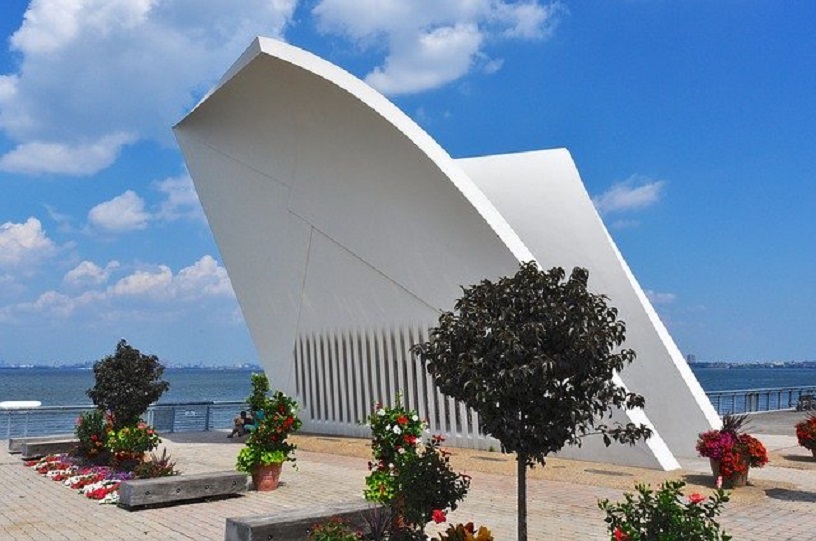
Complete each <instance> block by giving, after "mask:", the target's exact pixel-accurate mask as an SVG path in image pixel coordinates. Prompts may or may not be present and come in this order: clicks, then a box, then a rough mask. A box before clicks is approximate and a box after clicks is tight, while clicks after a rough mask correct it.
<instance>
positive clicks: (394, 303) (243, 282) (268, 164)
mask: <svg viewBox="0 0 816 541" xmlns="http://www.w3.org/2000/svg"><path fill="white" fill-rule="evenodd" d="M175 134H176V137H177V139H178V141H179V144H180V146H181V148H182V150H183V152H184V155H185V158H186V161H187V164H188V166H189V170H190V173H191V174H192V177H193V180H194V182H195V185H196V189H197V191H198V194H199V196H200V199H201V201H202V204H203V206H204V210H205V211H206V214H207V217H208V219H209V222H210V225H211V227H212V229H213V233H214V235H215V238H216V241H217V242H218V245H219V248H220V250H221V253H222V255H223V257H224V262H225V265H226V267H227V270H228V272H229V275H230V279H231V280H232V284H233V286H234V288H235V291H236V294H237V296H238V300H239V302H240V305H241V309H242V310H243V313H244V317H245V319H246V321H247V324H248V325H249V329H250V332H251V333H252V337H253V340H254V342H255V345H256V347H257V350H258V355H259V359H260V360H261V362H262V364H263V365H264V368H265V370H266V372H267V373H268V375H269V377H270V380H271V383H272V385H273V386H274V387H276V388H281V389H283V390H284V391H286V392H288V393H290V394H293V395H296V396H297V398H298V400H299V401H300V403H301V404H302V405H303V407H304V417H305V426H306V428H308V429H309V430H312V431H318V432H322V433H327V434H347V435H363V434H365V433H366V432H365V430H366V429H365V428H364V427H362V426H360V424H359V421H360V420H362V419H363V418H364V417H365V416H366V415H367V414H368V413H369V412H370V410H371V407H372V404H373V403H374V402H375V401H383V402H392V401H393V400H394V399H395V397H396V394H397V393H398V392H400V393H401V394H402V396H403V399H404V400H405V401H407V403H408V405H409V406H410V407H412V408H417V409H418V410H419V411H420V413H421V415H423V416H426V417H427V418H428V419H429V422H430V425H431V430H432V431H434V432H443V433H446V434H447V435H448V437H449V441H451V442H452V444H454V445H465V446H473V447H482V448H487V447H488V446H490V445H494V446H495V445H496V443H495V442H493V441H490V440H489V439H488V438H485V437H484V436H482V435H480V434H479V432H478V422H477V418H476V416H475V414H473V412H470V411H468V410H466V408H465V407H464V406H462V405H460V404H457V403H455V402H454V401H452V400H450V399H447V398H445V397H442V396H441V395H439V394H438V392H437V391H436V389H435V388H434V386H433V384H432V382H431V381H430V380H429V378H428V377H427V376H426V375H425V373H424V371H423V369H422V367H421V366H419V365H418V363H417V362H416V361H415V360H414V359H412V358H411V356H410V355H409V353H408V348H409V347H410V346H411V344H413V343H416V342H418V341H420V340H424V339H425V338H426V337H427V330H428V329H429V327H431V326H433V325H434V324H435V323H436V320H437V318H438V316H439V314H440V311H441V310H449V309H452V308H453V303H454V301H455V299H456V298H457V297H459V296H460V294H461V289H460V286H462V285H470V284H475V283H478V282H479V281H480V280H482V279H483V278H498V277H499V276H503V275H510V274H513V273H515V271H516V270H517V269H518V264H519V262H522V261H529V260H535V261H537V262H538V263H539V264H540V265H541V266H542V267H544V268H549V267H552V266H561V267H565V268H567V269H568V270H569V269H571V268H572V267H573V266H583V267H587V268H588V269H589V270H590V287H591V288H594V289H595V290H596V291H599V292H603V293H605V294H607V295H608V296H609V298H610V300H611V303H612V305H614V306H615V307H617V308H618V309H619V310H620V317H621V319H623V320H624V321H625V322H626V323H627V338H628V339H627V347H631V348H632V349H634V350H635V351H636V352H637V354H638V360H637V361H636V362H635V363H634V364H633V365H632V366H631V367H630V368H628V369H627V370H625V371H624V372H623V373H622V374H621V375H620V378H621V380H622V382H623V383H625V384H626V386H627V387H629V388H630V389H632V390H633V391H636V392H639V393H641V394H643V395H644V396H645V397H646V400H647V410H646V412H645V413H644V412H642V411H633V412H629V413H628V414H626V415H620V416H619V417H617V418H616V420H618V421H621V422H624V423H626V422H630V421H631V422H636V423H640V422H647V423H651V424H652V425H653V427H654V429H655V436H654V437H653V438H651V439H650V440H649V441H648V442H647V443H645V444H640V445H637V446H635V447H626V446H615V445H613V446H612V447H610V448H609V449H605V448H603V445H602V442H601V441H600V439H590V440H589V441H587V442H586V443H585V445H584V446H583V447H582V448H581V449H571V450H569V451H566V452H565V453H564V455H565V456H573V457H578V458H587V459H592V460H606V461H610V462H619V463H626V464H637V465H645V466H650V467H659V468H664V469H673V468H677V467H678V466H679V465H678V462H677V460H676V457H685V456H694V455H695V450H694V444H695V441H696V437H697V434H698V433H699V432H701V431H703V430H706V429H709V428H711V427H713V426H716V425H718V423H719V417H718V416H717V414H716V412H715V411H714V409H713V408H712V407H711V404H710V403H709V401H708V399H707V398H706V396H705V394H704V392H703V390H702V388H701V387H700V385H699V384H698V382H697V380H696V378H695V377H694V375H693V373H692V372H691V370H690V369H689V367H688V365H687V363H686V361H685V359H684V358H683V356H682V354H681V353H680V352H679V351H678V349H677V347H676V346H675V345H674V343H673V342H672V340H671V337H670V336H669V334H668V332H667V331H666V329H665V327H664V326H663V324H662V323H661V322H660V319H659V318H658V317H657V315H656V313H655V312H654V310H653V308H652V306H651V304H650V303H649V301H648V300H647V298H646V296H645V294H644V293H643V290H642V289H641V287H640V286H639V285H638V283H637V281H636V280H635V278H634V276H633V275H632V273H631V271H630V270H629V268H628V266H627V265H626V262H625V261H624V260H623V258H622V257H621V255H620V253H619V252H618V250H617V248H616V246H615V245H614V243H613V241H612V239H611V237H610V236H609V234H608V233H607V231H606V229H605V227H604V225H603V222H602V221H601V219H600V217H599V216H598V214H597V212H596V211H595V208H594V207H593V205H592V202H591V200H590V198H589V196H588V194H587V192H586V190H585V188H584V186H583V184H582V182H581V179H580V177H579V175H578V171H577V169H576V167H575V164H574V163H573V161H572V158H571V156H570V154H569V152H568V151H567V150H565V149H556V150H542V151H534V152H524V153H519V154H505V155H497V156H485V157H479V158H468V159H459V160H454V159H452V158H451V157H450V156H449V155H448V154H447V153H446V152H445V151H444V150H443V149H442V148H441V147H440V146H439V145H438V144H437V143H436V142H435V141H434V140H433V139H432V138H431V137H430V136H429V135H428V134H427V133H425V132H424V131H423V130H422V129H421V128H420V127H419V126H417V125H416V124H415V123H414V122H413V121H412V120H411V119H409V118H408V117H407V116H406V115H405V114H404V113H402V111H400V110H399V109H398V108H397V107H396V106H394V105H393V104H392V103H391V102H389V101H388V100H387V99H386V98H384V97H383V96H382V95H380V94H379V93H377V92H376V91H375V90H373V89H372V88H370V87H369V86H367V85H366V84H365V83H364V82H362V81H360V80H359V79H357V78H355V77H354V76H352V75H350V74H349V73H347V72H345V71H343V70H342V69H340V68H339V67H337V66H335V65H332V64H330V63H328V62H326V61H324V60H322V59H320V58H318V57H316V56H314V55H312V54H310V53H307V52H306V51H303V50H300V49H297V48H295V47H292V46H290V45H287V44H285V43H281V42H278V41H274V40H270V39H265V38H259V39H257V40H256V41H255V42H254V43H253V44H252V45H251V46H250V47H249V49H247V51H246V52H245V53H244V54H243V55H242V56H241V57H240V58H239V59H238V60H237V62H236V63H235V65H233V67H232V68H230V70H229V71H228V72H227V74H226V75H225V76H224V77H223V79H222V80H221V82H220V83H219V84H218V85H217V86H216V88H215V89H213V91H212V92H211V93H210V94H209V95H208V96H207V97H206V98H205V99H204V100H203V101H202V102H201V103H200V104H199V105H198V106H197V107H196V108H195V109H194V110H193V111H192V112H191V113H190V114H189V115H187V117H186V118H184V119H183V120H182V121H181V122H180V123H179V124H178V125H177V126H176V127H175ZM602 449H603V450H602Z"/></svg>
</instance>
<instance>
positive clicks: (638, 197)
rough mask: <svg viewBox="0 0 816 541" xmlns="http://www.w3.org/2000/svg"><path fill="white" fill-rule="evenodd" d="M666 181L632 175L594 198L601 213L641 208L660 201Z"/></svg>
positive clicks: (593, 200)
mask: <svg viewBox="0 0 816 541" xmlns="http://www.w3.org/2000/svg"><path fill="white" fill-rule="evenodd" d="M665 185H666V183H665V182H664V181H662V180H651V179H648V178H646V177H642V176H640V175H632V176H631V177H629V178H628V179H626V180H625V181H623V182H618V183H616V184H613V185H612V187H611V188H609V189H608V190H607V191H605V192H604V193H602V194H601V195H599V196H597V197H593V198H592V202H593V203H594V204H595V208H596V209H598V212H599V213H601V214H612V213H615V212H626V211H631V210H640V209H643V208H646V207H650V206H652V205H654V204H655V203H657V202H658V201H660V198H661V196H662V195H663V188H664V186H665Z"/></svg>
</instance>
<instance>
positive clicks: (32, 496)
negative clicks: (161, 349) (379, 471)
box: [0, 425, 816, 541]
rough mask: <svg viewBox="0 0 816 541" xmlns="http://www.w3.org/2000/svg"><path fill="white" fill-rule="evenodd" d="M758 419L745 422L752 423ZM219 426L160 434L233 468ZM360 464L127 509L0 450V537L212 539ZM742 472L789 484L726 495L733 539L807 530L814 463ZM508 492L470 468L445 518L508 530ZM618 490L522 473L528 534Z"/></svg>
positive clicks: (694, 465) (180, 456) (345, 460)
mask: <svg viewBox="0 0 816 541" xmlns="http://www.w3.org/2000/svg"><path fill="white" fill-rule="evenodd" d="M759 429H761V427H760V428H759ZM759 429H758V427H757V426H756V425H755V426H754V432H755V433H757V432H758V430H759ZM224 436H225V434H224V433H223V432H205V433H194V434H172V435H169V436H166V437H165V438H164V443H165V445H166V446H167V448H168V451H169V452H170V453H171V455H172V456H173V458H174V459H176V460H177V461H178V464H177V466H178V468H179V469H180V470H182V472H185V473H197V472H204V471H214V470H225V469H232V468H233V464H234V460H235V456H236V454H237V451H238V449H239V448H240V445H238V444H237V443H234V442H232V441H230V440H227V439H226V438H225V437H224ZM759 437H760V439H762V440H763V442H764V443H765V444H766V446H768V448H769V450H772V451H775V452H783V453H784V454H801V455H803V456H806V455H807V454H808V453H807V451H805V450H804V449H801V448H799V447H797V445H796V440H795V438H793V437H792V436H789V435H788V436H785V435H780V434H776V435H770V436H763V435H761V434H759ZM681 462H682V463H683V466H684V469H685V470H686V471H688V472H690V473H693V472H708V474H710V471H709V470H708V463H707V461H703V460H700V459H687V460H683V461H681ZM366 473H367V471H366V460H365V459H361V458H355V457H347V456H338V455H330V454H322V453H309V452H305V451H299V452H298V470H297V471H295V470H294V469H293V468H291V467H289V466H285V467H284V471H283V475H282V478H281V479H282V485H281V487H280V488H279V489H278V490H276V491H274V492H268V493H258V492H250V493H248V494H246V495H245V496H240V497H236V498H230V499H224V500H217V501H211V502H203V503H193V504H186V505H179V506H173V507H165V508H159V509H146V510H142V511H134V512H128V511H124V510H121V509H118V508H116V507H114V506H103V505H99V504H97V503H95V502H93V501H91V500H88V499H86V498H83V497H81V496H79V495H78V494H76V493H74V492H73V491H71V490H70V489H68V488H66V487H64V486H61V485H60V484H59V483H56V482H53V481H50V480H48V479H45V478H43V477H40V476H38V475H36V474H35V473H34V472H33V471H31V470H30V469H29V468H25V467H23V465H22V463H21V460H20V459H19V455H9V454H7V453H5V452H4V451H2V452H0V540H3V541H5V540H8V541H17V540H20V541H41V540H45V541H51V540H73V539H97V540H101V541H117V540H128V541H130V540H133V539H145V540H154V539H155V540H171V541H176V540H178V541H180V540H219V541H220V540H222V539H223V538H224V527H225V521H226V518H227V517H235V516H246V515H256V514H265V513H269V512H272V511H275V510H281V509H292V508H298V507H304V506H309V505H311V504H322V503H337V502H345V501H352V500H356V499H359V498H360V495H361V493H362V487H363V479H364V477H365V475H366ZM751 477H752V478H753V479H758V480H777V481H783V482H785V483H789V486H791V487H793V488H779V489H772V490H767V491H766V494H765V497H762V498H760V499H758V500H756V499H755V500H751V501H732V502H730V503H729V504H727V506H726V511H725V513H724V514H723V516H722V520H721V522H722V524H723V526H724V527H725V528H726V530H727V531H728V532H729V533H730V534H732V535H733V536H734V539H736V540H758V541H759V540H763V541H764V540H768V539H774V540H790V541H805V540H807V541H810V540H812V539H814V538H816V534H814V532H816V506H814V503H816V470H814V469H811V470H801V469H789V468H780V467H773V466H768V467H767V468H764V469H761V470H752V471H751ZM515 494H516V484H515V479H514V478H513V477H507V476H502V475H495V474H486V473H475V475H474V478H473V484H472V486H471V490H470V493H469V494H468V497H467V499H466V500H465V501H464V503H463V504H462V505H461V507H460V508H459V509H458V510H457V511H456V512H454V513H452V514H451V515H450V517H449V518H450V520H451V521H455V522H460V521H461V522H468V521H473V522H474V523H476V524H477V525H478V524H484V525H487V526H488V527H489V528H490V529H491V530H492V531H493V533H494V536H495V538H496V539H497V540H499V541H506V540H514V539H516V536H515V531H516V523H515V512H516V511H515V509H516V507H515ZM621 495H622V491H620V490H617V489H612V488H607V487H599V486H590V485H579V484H572V483H568V482H563V481H550V480H541V479H528V509H529V517H530V518H529V532H530V539H534V540H540V541H546V540H551V539H552V540H556V539H557V540H561V539H568V540H571V539H577V540H606V539H608V536H607V534H606V529H605V527H604V526H605V525H604V522H603V517H604V515H603V513H602V512H601V511H600V510H599V509H598V507H597V501H598V499H601V498H610V499H612V500H616V499H619V498H620V497H621ZM437 530H438V528H437ZM437 530H433V528H430V529H429V531H437Z"/></svg>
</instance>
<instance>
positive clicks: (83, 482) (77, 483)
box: [26, 454, 133, 503]
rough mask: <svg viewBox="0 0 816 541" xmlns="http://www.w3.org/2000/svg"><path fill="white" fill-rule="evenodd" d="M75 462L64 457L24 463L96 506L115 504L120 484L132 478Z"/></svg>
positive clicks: (45, 458)
mask: <svg viewBox="0 0 816 541" xmlns="http://www.w3.org/2000/svg"><path fill="white" fill-rule="evenodd" d="M75 461H76V459H75V458H72V457H70V456H68V455H64V454H61V455H49V456H47V457H44V458H42V459H40V460H39V461H36V460H32V461H29V462H26V466H29V467H33V468H34V469H35V470H36V471H37V472H38V473H40V474H41V475H43V476H45V477H47V478H49V479H51V480H52V481H60V482H62V484H64V485H65V486H68V487H70V488H72V489H75V490H78V491H79V493H80V494H84V495H85V497H87V498H90V499H92V500H97V501H99V503H117V502H118V501H119V485H120V483H121V482H122V481H124V480H127V479H132V478H133V474H132V473H131V472H120V471H116V470H114V469H112V468H110V467H108V466H90V467H88V466H80V465H78V464H77V463H76V462H75Z"/></svg>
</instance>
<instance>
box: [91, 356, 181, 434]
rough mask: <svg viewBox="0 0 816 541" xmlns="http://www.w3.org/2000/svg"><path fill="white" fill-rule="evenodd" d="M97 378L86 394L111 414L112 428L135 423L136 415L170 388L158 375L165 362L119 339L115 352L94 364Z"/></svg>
mask: <svg viewBox="0 0 816 541" xmlns="http://www.w3.org/2000/svg"><path fill="white" fill-rule="evenodd" d="M93 371H94V377H95V379H96V381H95V383H94V386H93V388H92V389H88V391H87V395H88V397H89V398H90V399H91V400H92V401H93V403H94V405H95V406H97V407H98V408H99V409H101V410H103V411H109V412H111V414H112V416H113V417H112V418H113V425H114V428H116V429H119V428H122V427H125V426H135V425H136V424H137V423H138V422H139V416H141V415H142V413H144V412H145V411H147V407H148V406H149V405H150V404H151V403H152V402H156V401H157V400H158V399H159V397H161V395H162V394H163V393H164V392H165V391H166V390H167V389H169V388H170V384H169V383H167V382H166V381H163V380H162V379H161V377H162V374H163V373H164V366H162V364H161V363H160V362H159V359H158V357H156V356H155V355H143V354H142V353H141V352H140V351H139V350H138V349H135V348H133V347H131V346H129V345H128V343H127V342H126V341H125V340H120V341H119V343H118V344H117V345H116V353H115V354H114V355H109V356H107V357H105V358H103V359H101V360H99V361H97V362H96V363H94V366H93Z"/></svg>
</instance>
